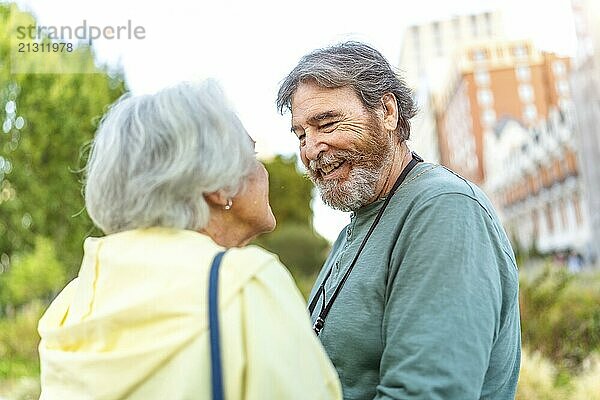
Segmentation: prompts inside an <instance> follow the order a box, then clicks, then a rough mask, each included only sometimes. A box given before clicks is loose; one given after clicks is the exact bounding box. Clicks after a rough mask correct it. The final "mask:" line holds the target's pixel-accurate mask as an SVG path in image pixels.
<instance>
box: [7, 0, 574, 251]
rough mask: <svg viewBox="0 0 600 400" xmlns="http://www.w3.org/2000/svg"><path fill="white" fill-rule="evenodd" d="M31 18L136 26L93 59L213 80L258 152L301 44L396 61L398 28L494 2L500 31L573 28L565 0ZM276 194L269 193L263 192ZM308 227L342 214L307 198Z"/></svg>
mask: <svg viewBox="0 0 600 400" xmlns="http://www.w3.org/2000/svg"><path fill="white" fill-rule="evenodd" d="M18 3H19V5H21V7H23V8H25V9H26V10H28V11H31V12H33V14H34V15H35V16H36V17H37V19H38V23H39V25H54V26H62V25H67V26H71V27H76V26H78V25H81V23H82V21H83V20H84V19H85V20H86V21H87V24H88V25H90V24H93V25H98V26H106V25H112V26H118V25H125V24H127V21H128V20H131V21H132V24H133V25H134V26H137V25H139V26H143V27H144V28H145V31H146V38H145V39H144V40H123V39H121V40H98V41H97V42H95V47H96V49H97V54H98V57H99V59H100V60H102V61H103V62H107V63H110V64H117V63H118V64H120V65H121V66H122V67H123V69H124V71H125V75H126V79H127V82H128V85H129V87H130V88H131V89H132V90H133V91H134V92H136V93H147V92H153V91H156V90H159V89H161V88H163V87H165V86H168V85H170V84H173V83H176V82H178V81H182V80H194V79H201V78H206V77H213V78H216V79H217V80H219V81H220V83H221V85H222V86H223V87H224V89H225V91H226V93H227V95H228V97H229V98H230V101H231V102H232V103H233V105H234V107H235V108H236V110H237V111H238V113H239V115H240V118H241V120H242V121H243V122H244V124H245V126H246V128H247V130H248V132H249V133H250V134H251V135H252V136H253V137H254V139H256V140H257V149H258V151H259V155H262V156H267V155H270V154H275V153H284V154H291V153H294V152H295V151H296V150H297V140H296V138H295V137H294V136H293V135H292V134H291V133H290V131H289V119H290V117H289V115H285V116H280V115H278V114H277V111H276V109H275V104H274V101H275V96H276V93H277V89H278V84H279V82H280V81H281V80H282V79H283V78H284V77H285V75H286V74H287V72H289V70H291V69H292V68H293V67H294V66H295V64H296V62H297V61H298V59H299V58H300V57H301V56H302V55H303V54H305V53H306V52H308V51H310V50H312V49H314V48H317V47H323V46H326V45H328V44H332V43H336V42H340V41H343V40H348V39H354V40H361V41H365V42H367V43H370V44H371V45H373V46H375V47H376V48H377V49H379V50H380V51H381V52H382V53H383V54H384V55H385V56H386V57H387V58H388V59H389V60H390V62H392V63H393V64H394V65H397V64H398V61H399V55H400V47H401V43H402V36H403V31H404V28H405V27H406V26H408V25H411V24H414V23H421V22H426V21H430V20H435V19H445V18H448V17H451V16H452V15H460V14H468V13H473V12H481V11H487V10H495V9H501V10H502V11H503V13H504V21H505V25H507V26H506V28H505V29H506V30H507V33H508V34H509V36H510V37H514V38H530V39H532V40H533V41H534V43H535V44H536V45H537V46H538V47H539V48H541V49H544V50H550V51H554V52H558V53H561V54H566V55H571V54H573V53H574V46H575V37H574V32H573V26H572V20H571V19H572V18H571V12H570V1H569V0H551V1H548V0H497V1H494V0H452V1H447V0H419V1H410V2H409V1H388V2H383V1H368V2H365V1H364V0H363V1H356V0H330V1H325V0H302V1H296V2H282V1H263V2H257V1H254V2H251V1H243V0H239V1H232V0H225V1H218V0H213V1H210V2H208V1H198V0H195V1H194V0H169V1H166V2H150V1H147V0H146V1H142V0H139V1H138V0H133V1H125V0H103V1H88V0H85V1H82V0H52V1H48V0H19V1H18ZM506 21H510V23H509V24H507V23H506ZM271 201H272V202H276V201H277V199H271ZM313 209H314V211H315V227H316V229H317V230H318V231H319V232H320V233H321V234H322V235H324V236H325V237H326V238H327V239H329V240H334V239H335V238H336V237H337V233H338V232H339V230H340V229H341V228H342V227H343V226H344V225H345V223H346V222H347V221H348V217H347V215H346V214H343V213H337V212H332V211H330V210H328V209H327V208H326V207H325V206H324V205H322V203H321V202H320V201H315V202H314V204H313Z"/></svg>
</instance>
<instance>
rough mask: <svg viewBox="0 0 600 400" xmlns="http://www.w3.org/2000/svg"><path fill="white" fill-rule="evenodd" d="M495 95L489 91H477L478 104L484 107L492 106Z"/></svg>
mask: <svg viewBox="0 0 600 400" xmlns="http://www.w3.org/2000/svg"><path fill="white" fill-rule="evenodd" d="M492 101H493V95H492V91H491V90H489V89H480V90H478V91H477V102H478V103H479V104H480V105H481V106H483V107H488V106H490V105H491V104H492Z"/></svg>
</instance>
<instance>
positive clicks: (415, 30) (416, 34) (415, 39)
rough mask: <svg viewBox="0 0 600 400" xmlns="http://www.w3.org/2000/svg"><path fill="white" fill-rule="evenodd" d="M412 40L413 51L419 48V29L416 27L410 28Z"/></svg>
mask: <svg viewBox="0 0 600 400" xmlns="http://www.w3.org/2000/svg"><path fill="white" fill-rule="evenodd" d="M412 39H413V46H414V47H415V49H417V48H419V46H420V38H419V27H418V26H413V27H412Z"/></svg>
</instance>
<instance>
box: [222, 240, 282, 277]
mask: <svg viewBox="0 0 600 400" xmlns="http://www.w3.org/2000/svg"><path fill="white" fill-rule="evenodd" d="M223 267H224V271H228V272H231V273H233V274H235V275H236V276H237V278H238V279H242V280H243V281H244V282H243V283H247V282H248V281H250V280H258V281H263V282H266V283H275V282H277V284H284V285H293V279H292V277H291V275H290V273H289V271H288V270H287V268H285V267H284V265H283V264H282V263H281V261H280V260H279V257H278V256H277V255H275V254H273V253H271V252H269V251H267V250H265V249H263V248H262V247H259V246H255V245H249V246H245V247H240V248H232V249H229V250H227V251H226V253H225V255H224V257H223ZM224 273H226V272H224Z"/></svg>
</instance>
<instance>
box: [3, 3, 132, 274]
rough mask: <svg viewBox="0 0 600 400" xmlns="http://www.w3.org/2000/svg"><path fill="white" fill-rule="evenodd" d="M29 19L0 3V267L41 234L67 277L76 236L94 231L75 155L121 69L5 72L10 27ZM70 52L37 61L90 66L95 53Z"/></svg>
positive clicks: (114, 90)
mask: <svg viewBox="0 0 600 400" xmlns="http://www.w3.org/2000/svg"><path fill="white" fill-rule="evenodd" d="M30 24H34V19H33V17H32V16H31V15H29V14H27V13H23V12H20V11H19V10H18V9H17V7H16V6H15V5H10V4H9V5H2V4H0V60H4V61H5V62H4V63H3V64H2V66H1V68H0V127H1V128H2V129H1V130H0V261H2V264H0V268H3V269H7V268H8V263H9V260H10V258H11V257H12V256H13V255H14V254H15V253H17V252H19V253H22V252H25V251H26V250H28V249H31V248H32V247H33V244H34V238H35V237H36V236H44V237H48V238H50V240H51V241H52V242H53V244H54V247H55V248H56V249H57V250H58V251H59V254H58V257H59V258H60V259H61V260H62V261H63V263H64V265H65V268H66V269H67V275H69V276H73V275H74V274H75V272H76V271H77V270H78V268H79V263H80V261H81V256H82V251H83V250H82V245H83V240H84V238H85V236H88V235H89V234H90V233H92V232H94V231H93V224H92V223H91V221H90V219H89V218H88V217H87V215H86V213H85V211H84V202H83V196H82V194H81V174H80V170H81V168H82V167H83V164H84V160H83V159H82V157H81V153H82V150H83V148H84V146H85V145H86V144H87V143H89V142H90V141H91V139H92V137H93V134H94V131H95V128H96V124H97V122H98V119H99V117H100V116H101V115H102V114H103V113H104V111H105V109H106V107H107V105H108V104H110V103H112V102H113V101H114V100H116V99H117V98H118V97H120V96H121V94H122V93H124V91H125V87H124V82H123V79H122V76H121V74H120V73H114V72H111V71H109V70H108V69H107V68H101V67H93V68H94V70H93V73H85V74H83V73H62V74H41V73H18V74H17V73H11V72H15V71H11V70H10V68H9V66H8V65H7V64H6V60H10V57H9V52H10V51H14V48H13V47H14V43H12V42H11V39H14V35H15V32H14V31H11V27H12V28H14V27H15V26H16V25H19V26H28V25H30ZM76 52H77V56H76V57H71V56H63V57H59V55H53V54H51V53H46V55H45V56H47V57H45V58H44V59H43V60H44V62H47V63H63V64H65V65H66V64H69V63H71V64H75V63H77V65H70V69H71V70H86V71H88V72H89V71H90V67H89V66H90V65H92V66H93V65H94V54H93V53H92V52H91V51H90V50H89V48H79V49H77V50H76ZM38 60H39V57H38ZM80 64H81V65H80ZM16 72H18V71H16ZM96 233H97V232H96Z"/></svg>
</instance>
